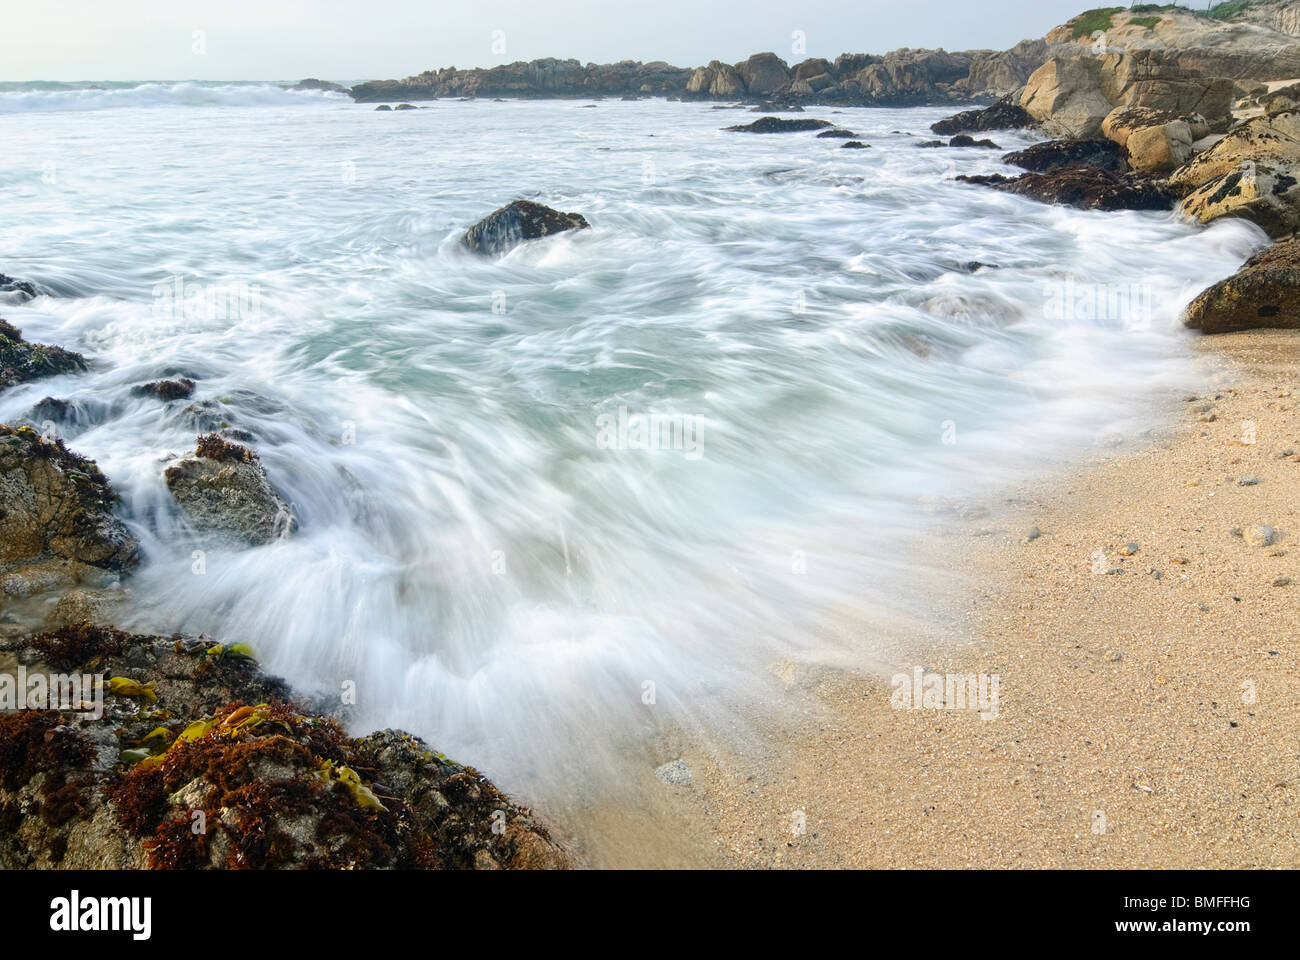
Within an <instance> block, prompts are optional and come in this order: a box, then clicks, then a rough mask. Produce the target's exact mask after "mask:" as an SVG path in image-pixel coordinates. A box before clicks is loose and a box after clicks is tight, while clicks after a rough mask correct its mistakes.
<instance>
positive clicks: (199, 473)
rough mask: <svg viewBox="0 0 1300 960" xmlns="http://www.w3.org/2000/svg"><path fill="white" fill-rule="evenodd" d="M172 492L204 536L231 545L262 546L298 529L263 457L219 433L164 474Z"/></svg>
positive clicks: (202, 442)
mask: <svg viewBox="0 0 1300 960" xmlns="http://www.w3.org/2000/svg"><path fill="white" fill-rule="evenodd" d="M163 478H164V479H165V480H166V482H167V489H168V490H169V491H171V495H172V497H173V499H175V501H176V504H177V506H179V507H180V508H181V512H182V513H183V514H184V515H185V517H186V519H187V520H189V522H190V523H191V524H192V525H193V526H194V527H195V529H196V530H197V531H198V532H199V534H200V535H201V536H203V537H206V538H208V539H211V540H214V541H216V542H219V543H223V544H229V545H246V546H260V545H262V544H267V543H272V542H274V541H276V540H279V539H281V538H283V537H285V536H287V535H288V534H290V533H292V532H293V531H294V530H295V529H297V521H296V520H295V519H294V516H293V513H292V511H291V510H290V509H289V507H288V505H287V504H286V503H285V502H284V500H283V499H281V497H280V495H279V494H278V493H276V491H275V489H274V488H273V487H272V486H271V483H270V481H269V480H267V478H266V470H265V469H264V468H263V466H262V464H261V461H260V460H258V458H257V455H256V454H255V453H253V451H252V450H249V449H248V448H247V447H242V446H240V445H239V444H237V443H231V442H229V441H227V440H225V439H223V438H221V437H219V436H217V435H216V434H209V435H207V436H204V437H200V438H199V443H198V447H197V448H196V449H195V452H194V455H193V456H191V457H186V458H185V459H183V460H177V461H176V462H175V463H173V464H171V465H170V466H169V467H168V468H167V469H166V471H165V472H164V474H163Z"/></svg>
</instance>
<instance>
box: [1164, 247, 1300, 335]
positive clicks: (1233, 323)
mask: <svg viewBox="0 0 1300 960" xmlns="http://www.w3.org/2000/svg"><path fill="white" fill-rule="evenodd" d="M1183 323H1184V324H1185V325H1186V326H1188V327H1190V328H1191V329H1193V330H1199V331H1201V332H1202V333H1228V332H1230V331H1233V330H1252V329H1255V328H1259V327H1283V328H1289V329H1297V328H1300V240H1287V241H1284V242H1281V243H1278V244H1275V245H1274V246H1272V247H1269V248H1268V249H1267V250H1263V251H1261V252H1260V253H1257V254H1255V255H1254V256H1253V257H1251V258H1250V259H1249V260H1247V261H1246V263H1245V264H1244V265H1243V266H1242V268H1241V269H1240V270H1238V271H1237V272H1236V273H1234V274H1233V275H1232V276H1230V277H1228V278H1227V279H1226V280H1220V281H1219V282H1218V283H1216V284H1214V286H1212V287H1210V288H1209V289H1207V290H1205V291H1203V292H1202V293H1201V294H1200V296H1198V297H1197V298H1196V299H1195V300H1193V301H1192V302H1191V304H1189V305H1188V307H1187V309H1186V310H1185V311H1184V312H1183Z"/></svg>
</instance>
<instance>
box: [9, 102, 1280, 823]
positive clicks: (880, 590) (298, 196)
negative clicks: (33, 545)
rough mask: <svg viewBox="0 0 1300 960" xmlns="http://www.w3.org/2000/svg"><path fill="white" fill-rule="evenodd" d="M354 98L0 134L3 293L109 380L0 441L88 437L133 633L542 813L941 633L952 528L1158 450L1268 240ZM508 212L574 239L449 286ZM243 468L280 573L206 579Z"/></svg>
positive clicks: (642, 110) (830, 145)
mask: <svg viewBox="0 0 1300 960" xmlns="http://www.w3.org/2000/svg"><path fill="white" fill-rule="evenodd" d="M280 94H282V95H283V96H284V97H294V98H297V99H294V100H293V101H292V103H291V105H290V103H289V101H285V100H282V99H280ZM332 97H333V95H330V94H321V93H316V92H308V93H297V92H291V91H280V92H279V94H277V96H276V97H274V98H269V102H260V101H259V102H255V103H246V104H241V105H222V104H221V103H220V102H218V103H216V104H213V103H211V102H207V105H204V106H176V105H171V106H161V105H156V106H148V107H145V106H139V107H121V108H119V109H114V110H111V111H109V110H104V111H81V112H58V111H51V112H44V113H42V112H35V113H33V112H31V111H30V110H28V111H27V112H25V113H24V114H23V115H21V116H16V115H10V116H0V128H2V129H3V132H4V136H5V139H6V142H7V143H9V144H10V145H11V149H10V150H9V151H7V152H6V154H5V156H4V157H3V158H0V185H3V187H4V190H5V195H6V197H7V200H6V204H7V210H6V213H7V216H6V218H5V222H4V225H3V226H2V227H0V250H3V253H4V261H3V263H0V266H2V267H3V269H4V270H5V271H6V272H7V273H12V274H13V275H14V276H17V277H22V278H25V279H31V280H34V281H37V282H39V283H40V284H41V285H42V286H43V288H47V289H48V290H50V291H51V292H52V293H53V294H55V295H54V296H37V297H36V298H35V299H31V300H25V301H23V300H21V298H18V297H15V298H13V299H12V300H11V301H9V302H7V303H5V304H4V306H3V314H4V316H5V317H6V319H7V320H9V321H10V322H12V324H13V325H14V326H15V327H18V328H21V329H22V330H23V331H24V336H26V337H28V338H30V339H31V340H32V341H33V342H39V343H47V344H58V345H60V346H62V347H64V348H66V349H69V350H75V351H77V352H78V353H79V354H81V355H83V356H84V357H85V358H86V360H87V361H88V363H89V370H87V371H84V372H80V371H71V372H67V373H61V374H58V375H56V376H53V377H48V378H45V379H42V380H40V381H38V382H33V383H26V384H20V385H17V386H14V387H12V388H10V389H7V390H5V391H4V392H3V393H0V421H4V422H8V423H11V424H16V423H19V422H32V421H38V415H39V414H48V412H49V411H51V410H66V411H75V415H74V414H69V415H68V416H66V417H63V418H60V419H59V420H58V422H57V423H56V427H57V429H58V431H59V433H60V435H61V436H63V437H64V438H65V439H66V441H67V443H68V444H69V445H70V446H71V447H72V448H73V449H75V450H76V451H77V452H78V453H81V454H84V455H86V456H89V457H92V458H94V459H95V460H96V461H97V463H98V464H99V466H100V467H101V468H102V469H103V471H104V473H105V474H106V475H107V476H108V478H109V479H110V480H111V481H112V484H113V486H114V488H115V489H116V491H117V492H118V493H119V494H120V496H121V498H122V499H121V504H120V508H119V514H120V515H121V516H122V517H123V519H124V520H125V522H126V524H127V526H128V527H129V529H130V532H131V534H132V535H133V536H134V537H135V539H136V540H137V541H138V542H139V545H140V554H141V557H142V560H141V564H140V567H139V570H138V572H136V573H135V574H134V575H133V577H132V579H131V581H130V589H131V592H132V595H133V605H132V613H131V614H130V616H129V620H130V622H129V623H123V624H121V625H122V626H124V627H128V628H130V629H135V630H139V631H141V632H147V633H150V634H155V633H165V632H167V631H172V630H177V631H185V632H187V633H197V632H199V631H207V632H209V633H211V634H212V635H214V636H218V637H220V638H221V639H222V640H224V641H227V642H238V641H248V640H255V641H256V642H257V643H258V645H259V650H260V652H261V654H262V655H263V656H264V658H265V660H266V663H267V666H268V668H269V669H271V670H272V671H274V672H275V673H278V674H280V675H283V676H285V677H287V678H289V679H290V680H291V681H292V683H293V684H294V685H295V686H296V687H299V688H301V689H304V690H306V691H308V692H309V693H311V694H313V695H315V696H318V697H322V698H328V697H338V696H339V694H340V691H341V690H344V689H350V690H353V691H355V695H356V696H355V700H356V702H355V706H354V709H353V710H352V712H351V718H352V720H353V722H354V723H355V725H356V727H357V729H365V730H369V729H372V728H374V727H377V726H386V725H390V724H391V725H396V726H401V727H403V728H406V729H410V730H412V731H413V732H414V733H416V734H418V735H421V736H424V737H426V738H428V739H429V740H430V741H431V742H436V743H437V744H438V746H439V749H444V750H446V751H447V752H448V753H449V754H451V755H453V756H457V757H465V758H467V759H470V760H472V762H473V763H474V764H475V765H476V766H477V767H479V768H481V769H483V770H484V772H485V773H487V774H488V775H489V776H491V777H492V778H493V779H494V780H495V781H497V782H498V783H499V784H500V785H501V786H502V787H504V788H506V789H508V790H514V791H519V792H521V793H522V794H523V795H524V796H525V797H528V798H530V799H535V798H564V797H569V796H571V795H572V794H573V793H575V792H580V791H585V790H588V789H601V788H602V787H603V786H605V785H610V784H614V783H617V782H618V781H619V775H620V774H621V773H623V772H624V771H625V770H626V768H627V765H628V764H631V765H633V766H638V767H639V768H641V769H644V770H646V771H650V770H653V769H654V768H655V767H657V766H660V765H661V764H662V763H664V762H665V761H669V760H672V759H673V755H671V754H670V755H662V754H661V753H660V752H659V749H660V748H659V747H658V743H659V741H658V740H657V739H656V737H655V735H656V734H664V733H665V732H667V731H670V730H671V729H673V728H674V727H676V726H677V725H679V724H683V723H688V724H689V723H695V724H700V725H701V726H702V727H703V728H704V729H707V730H710V731H728V732H734V731H735V730H736V728H737V726H738V717H740V716H741V715H742V714H743V713H744V711H745V710H747V709H752V708H766V707H771V706H772V701H773V700H774V695H773V687H772V686H771V684H772V683H774V682H776V681H775V679H774V678H773V677H772V675H771V674H770V673H769V672H768V669H767V668H768V667H769V666H770V665H772V664H773V663H774V662H778V661H782V660H787V659H809V660H823V661H835V662H841V663H851V664H854V665H857V666H864V665H866V666H869V665H871V664H872V663H874V662H876V661H877V660H879V659H882V658H884V657H885V656H887V650H888V644H889V642H890V640H891V638H892V637H893V636H894V635H896V634H897V633H898V632H899V631H904V632H906V631H918V630H933V631H936V632H942V630H943V627H944V624H943V620H942V618H943V616H944V614H945V610H944V609H943V608H942V607H941V606H939V605H938V603H937V601H936V600H935V585H936V584H937V583H941V582H943V580H941V579H939V578H941V577H946V578H949V579H951V578H952V577H953V576H954V574H953V573H952V572H951V571H948V572H940V571H936V570H933V569H929V568H927V566H926V565H925V564H924V563H923V562H922V560H921V553H920V552H919V551H918V550H917V549H916V543H917V538H918V537H922V536H924V534H925V531H926V530H927V529H928V524H929V523H931V522H932V521H933V514H934V513H936V512H941V511H942V510H943V509H947V508H948V507H949V506H950V505H954V508H960V507H961V505H962V504H964V503H966V502H967V500H968V499H969V498H971V497H972V496H977V495H978V494H979V493H980V492H981V491H986V490H988V489H991V488H993V487H994V486H996V484H997V483H998V482H999V481H1000V480H1002V479H1005V478H1006V477H1008V476H1013V475H1018V474H1020V473H1022V472H1023V471H1024V470H1026V469H1031V468H1033V467H1036V466H1041V465H1042V464H1044V463H1045V462H1047V461H1052V460H1056V459H1058V458H1061V457H1065V456H1068V455H1069V454H1070V453H1071V452H1072V451H1073V450H1076V449H1078V448H1080V447H1083V446H1087V445H1091V444H1094V443H1097V442H1122V441H1123V439H1124V438H1125V437H1131V436H1133V435H1135V434H1136V433H1137V432H1139V431H1141V430H1142V429H1143V428H1144V427H1145V426H1147V425H1149V422H1150V418H1151V416H1152V414H1151V407H1150V403H1151V401H1152V399H1153V398H1155V397H1157V396H1159V395H1160V391H1162V390H1163V389H1166V388H1169V387H1172V386H1174V385H1178V384H1181V383H1184V382H1187V381H1189V380H1190V379H1192V372H1191V370H1190V367H1189V365H1188V362H1187V360H1186V359H1185V357H1184V353H1183V349H1182V345H1181V340H1180V338H1181V337H1182V336H1184V334H1183V333H1182V331H1181V330H1180V328H1179V326H1178V316H1179V312H1180V310H1181V309H1182V307H1183V306H1185V305H1186V304H1187V303H1188V302H1189V301H1190V300H1191V299H1192V297H1193V296H1194V295H1195V294H1196V293H1197V292H1199V291H1200V289H1201V288H1203V287H1204V286H1205V284H1206V282H1208V281H1210V280H1213V279H1216V278H1217V277H1221V276H1226V275H1227V274H1228V273H1229V272H1231V270H1232V269H1233V268H1234V267H1235V266H1236V265H1237V264H1239V263H1240V262H1241V260H1242V259H1244V258H1245V256H1246V255H1247V254H1248V253H1249V252H1250V251H1251V250H1252V249H1254V248H1255V247H1256V246H1257V245H1259V243H1260V241H1261V239H1262V235H1261V234H1260V233H1259V231H1258V230H1257V229H1256V228H1254V227H1252V226H1250V225H1248V224H1245V223H1242V222H1233V223H1216V224H1214V225H1212V226H1211V227H1209V228H1208V229H1196V228H1193V227H1191V226H1189V225H1187V224H1185V223H1183V222H1180V221H1179V220H1178V219H1177V218H1176V217H1175V215H1174V214H1173V213H1171V212H1142V213H1138V212H1125V213H1119V214H1103V213H1097V212H1093V211H1079V210H1072V209H1064V208H1055V207H1048V206H1042V205H1038V204H1034V203H1032V202H1031V201H1028V200H1025V199H1023V198H1020V197H1016V196H1011V195H1007V194H1002V193H997V192H994V191H988V190H985V189H982V188H978V187H974V186H969V185H966V184H962V183H958V182H955V179H954V178H955V176H956V175H958V174H972V175H979V174H993V173H998V172H1001V173H1003V174H1012V173H1015V172H1016V171H1015V170H1014V169H1013V168H1010V167H1007V166H1005V165H1004V164H1003V163H1002V162H1001V161H1000V160H999V158H998V156H997V154H996V153H991V152H988V151H982V150H954V149H947V148H945V149H936V150H917V149H915V146H916V144H917V143H918V142H920V141H921V140H923V139H925V133H926V131H927V128H928V127H929V126H930V125H931V124H932V123H934V122H936V121H938V120H940V119H941V118H942V117H943V116H944V115H945V113H946V111H943V110H938V109H914V110H847V109H846V110H844V111H843V114H842V115H841V116H838V117H836V116H834V114H835V111H833V110H824V112H825V114H826V116H827V118H829V119H833V120H834V122H835V123H837V124H839V123H842V124H843V125H844V126H845V127H847V128H851V129H852V130H853V131H854V132H855V133H856V134H858V135H859V136H860V137H861V138H862V139H863V141H866V142H869V143H870V144H871V147H872V149H870V150H866V151H856V150H849V151H845V150H842V149H840V143H839V142H838V141H837V140H834V139H818V138H817V137H816V136H815V134H814V133H812V132H795V133H789V134H785V135H782V136H780V137H762V136H754V137H744V136H737V135H736V134H734V133H729V132H725V131H723V130H721V129H720V127H721V126H722V123H721V122H720V121H719V114H718V113H717V112H714V111H712V110H710V109H709V107H708V106H707V105H703V104H676V103H663V102H638V103H622V102H605V103H602V104H601V105H600V108H599V109H597V110H590V111H586V110H583V109H582V108H581V105H580V104H577V103H566V102H547V103H529V104H522V103H487V102H476V103H447V102H437V103H433V104H430V105H429V107H428V109H424V110H420V111H412V112H408V113H407V114H405V116H403V117H402V118H400V120H399V119H398V118H396V117H394V116H391V115H389V114H387V113H383V114H376V113H375V112H374V111H373V110H372V109H371V108H370V107H368V106H357V105H353V104H350V103H346V102H343V101H342V100H340V99H338V98H332ZM521 126H526V127H527V129H528V131H529V135H528V137H527V138H526V139H524V140H523V141H522V146H521V145H520V144H521V140H520V137H519V130H520V127H521ZM1033 139H1034V138H1033V135H1031V134H1028V133H1024V132H1022V131H1003V132H1000V133H999V134H998V142H999V143H1000V144H1001V145H1002V146H1003V147H1004V148H1005V149H1008V150H1015V149H1017V148H1024V147H1027V146H1029V144H1030V143H1031V142H1032V141H1033ZM515 197H524V198H529V199H534V200H536V201H538V202H540V203H545V204H547V205H548V206H552V207H555V208H557V209H560V210H572V211H576V212H580V213H581V214H582V215H583V216H584V217H585V218H586V220H587V221H588V222H589V224H590V229H583V230H577V231H570V232H565V233H562V234H560V235H556V236H550V237H547V238H545V239H544V240H541V241H534V242H527V243H524V244H522V245H520V246H518V247H516V248H515V249H513V250H511V251H509V252H507V253H505V254H504V255H503V256H501V257H500V258H483V257H477V256H475V255H473V254H472V253H470V252H469V251H466V250H465V249H464V248H463V247H462V245H461V244H460V237H461V236H462V235H463V234H464V232H465V230H466V229H467V228H468V227H469V226H471V225H472V224H473V223H475V222H476V221H477V220H479V219H480V218H481V217H482V216H483V215H484V213H485V212H487V211H490V210H492V209H494V208H496V207H498V206H499V205H500V204H502V203H504V202H506V201H508V200H510V199H513V198H515ZM178 280H179V284H178ZM1117 286H1120V287H1124V288H1125V292H1126V293H1131V292H1132V288H1133V287H1140V288H1141V291H1140V293H1141V295H1140V296H1126V297H1120V298H1116V297H1115V296H1114V293H1115V290H1114V288H1115V287H1117ZM1067 290H1068V291H1069V292H1068V295H1066V294H1065V293H1064V292H1065V291H1067ZM1116 304H1119V305H1120V306H1119V307H1118V308H1116V306H1115V305H1116ZM1135 304H1136V305H1140V306H1139V307H1137V308H1135V307H1134V306H1133V305H1135ZM161 380H168V381H171V382H175V383H181V382H182V381H191V382H193V384H194V385H195V386H194V390H193V392H192V394H191V395H187V396H175V397H171V396H159V395H157V394H155V393H149V392H142V391H141V390H140V389H139V388H140V387H141V386H142V385H146V384H153V383H157V382H159V381H161ZM47 398H50V399H51V400H53V401H57V402H58V403H57V404H55V405H53V406H51V405H50V404H49V403H47V402H46V400H47ZM59 404H61V406H60V405H59ZM602 417H603V418H606V419H605V420H604V421H603V422H605V423H610V422H613V423H624V424H626V429H623V430H620V431H616V432H615V433H614V434H613V435H612V436H614V437H616V438H617V439H616V440H615V441H614V442H602V440H601V429H600V424H601V423H602V420H601V418H602ZM46 418H47V417H44V416H42V417H40V419H46ZM610 418H613V419H612V420H611V419H610ZM635 424H639V426H636V425H635ZM36 425H38V426H39V422H37V424H36ZM214 431H227V432H237V434H238V436H239V438H240V442H242V443H245V444H246V445H247V446H249V447H250V448H251V449H253V450H255V451H256V454H257V457H258V460H259V462H260V464H261V465H263V466H264V468H265V471H266V476H267V478H269V481H270V482H271V483H272V484H274V486H275V488H276V491H277V496H279V497H280V498H282V500H283V501H284V503H285V504H287V506H288V508H289V510H290V512H291V513H292V516H293V518H294V521H295V523H296V524H297V530H296V532H295V533H294V534H293V535H292V536H290V537H287V538H277V539H274V541H273V542H268V543H265V544H263V545H260V546H256V547H250V548H243V547H239V548H235V547H230V546H221V545H215V546H214V545H211V544H208V543H206V542H200V541H198V540H196V539H195V537H194V536H193V533H192V528H191V526H190V525H189V524H188V523H187V521H186V519H185V517H184V515H183V514H182V512H181V510H180V508H179V506H178V504H177V503H176V502H175V500H174V499H173V498H172V496H171V495H170V494H169V491H168V489H167V481H166V473H167V470H168V467H169V464H172V463H173V462H174V459H173V458H180V457H184V456H186V455H187V454H188V452H189V451H190V450H192V449H193V448H194V444H195V437H196V435H198V434H200V433H209V432H214ZM977 478H978V479H977ZM200 561H201V562H200ZM778 687H779V684H778Z"/></svg>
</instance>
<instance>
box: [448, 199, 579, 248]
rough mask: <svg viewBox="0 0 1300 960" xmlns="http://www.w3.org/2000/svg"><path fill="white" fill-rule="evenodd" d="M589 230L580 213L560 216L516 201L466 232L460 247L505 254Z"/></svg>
mask: <svg viewBox="0 0 1300 960" xmlns="http://www.w3.org/2000/svg"><path fill="white" fill-rule="evenodd" d="M590 226H591V224H589V223H587V220H586V218H585V217H583V215H582V214H580V213H561V212H560V211H559V210H552V209H551V208H550V207H547V206H543V205H542V204H540V203H533V202H532V201H531V200H515V201H513V202H512V203H508V204H506V205H505V206H504V207H502V208H500V209H499V210H494V211H492V213H490V214H488V215H487V216H486V217H484V218H483V219H482V220H480V221H479V222H478V223H476V224H474V226H472V227H470V228H469V229H468V230H466V231H465V235H464V236H463V237H461V243H463V244H464V245H465V246H467V247H469V248H470V249H471V250H475V251H477V252H478V253H488V254H492V253H505V252H506V251H507V250H510V249H511V248H512V247H515V246H518V245H519V244H520V243H523V242H524V241H525V240H536V239H539V238H541V237H548V236H551V235H552V234H556V233H563V232H564V231H566V230H585V229H587V228H588V227H590Z"/></svg>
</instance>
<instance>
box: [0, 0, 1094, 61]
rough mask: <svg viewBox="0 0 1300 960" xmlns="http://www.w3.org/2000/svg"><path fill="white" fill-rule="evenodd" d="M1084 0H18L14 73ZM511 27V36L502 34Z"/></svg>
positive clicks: (662, 34)
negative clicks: (625, 0) (792, 0)
mask: <svg viewBox="0 0 1300 960" xmlns="http://www.w3.org/2000/svg"><path fill="white" fill-rule="evenodd" d="M1086 6H1088V2H1085V0H803V2H796V3H792V2H790V0H651V2H649V3H646V2H640V3H635V4H633V3H626V2H617V0H457V2H455V3H450V2H447V0H203V2H190V0H7V2H6V3H5V8H6V9H5V16H4V29H3V31H0V80H146V79H148V80H180V79H197V80H296V79H299V78H301V77H308V76H311V77H321V78H324V79H329V80H340V81H355V80H364V79H374V78H387V77H404V76H409V75H411V74H414V73H419V72H420V71H422V70H426V69H429V68H435V67H444V66H453V65H454V66H458V67H473V66H481V67H486V66H492V65H494V64H498V63H508V62H510V61H512V60H532V59H535V58H537V57H560V58H567V57H574V58H576V59H578V60H581V61H582V62H584V63H586V62H588V61H595V62H599V63H604V62H608V61H613V60H667V61H668V62H669V63H673V64H676V65H677V66H698V65H700V64H703V63H706V62H708V61H709V60H714V59H719V60H725V61H728V62H734V61H736V60H740V59H742V58H743V57H745V56H748V55H749V54H751V53H755V52H758V51H760V50H773V51H775V52H776V53H777V54H779V55H780V56H782V57H784V58H785V59H787V60H791V61H794V60H799V59H802V58H803V56H805V54H802V53H800V52H798V51H797V50H795V49H793V47H794V43H795V40H794V38H793V35H794V34H795V31H802V36H803V37H804V38H805V48H806V50H807V54H806V55H807V56H820V57H826V58H827V59H833V58H834V57H835V56H836V55H837V54H840V53H844V52H854V53H858V52H862V53H883V52H885V51H887V50H893V49H895V48H897V47H905V46H911V47H946V48H947V49H949V50H961V49H974V48H980V47H992V48H997V49H1002V48H1005V47H1009V46H1011V45H1012V44H1014V43H1016V42H1017V41H1019V40H1022V39H1024V38H1025V37H1041V36H1042V35H1043V34H1044V33H1045V32H1046V31H1047V30H1048V29H1050V28H1051V27H1053V26H1055V25H1056V24H1058V23H1063V22H1064V21H1065V20H1067V19H1069V18H1070V17H1071V16H1073V15H1074V14H1076V13H1079V12H1080V11H1081V10H1082V9H1083V8H1085V7H1086ZM495 31H500V33H494V32H495Z"/></svg>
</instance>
